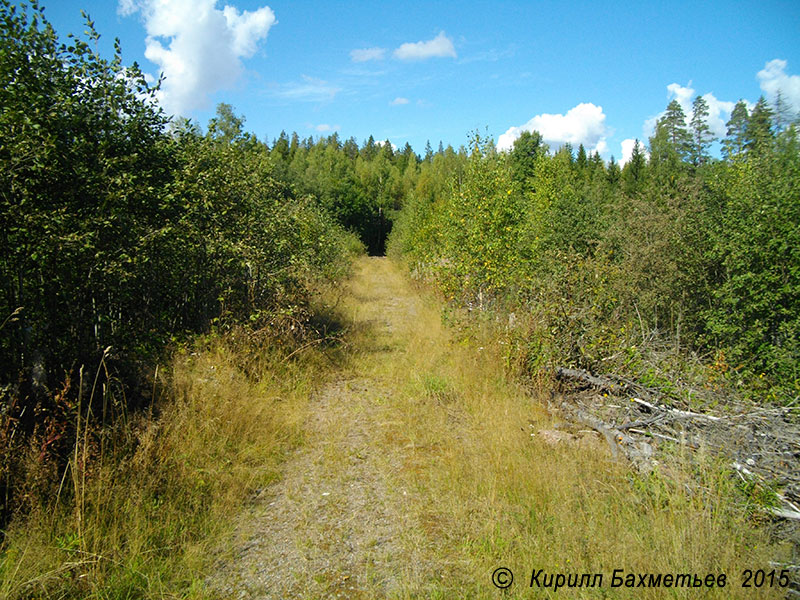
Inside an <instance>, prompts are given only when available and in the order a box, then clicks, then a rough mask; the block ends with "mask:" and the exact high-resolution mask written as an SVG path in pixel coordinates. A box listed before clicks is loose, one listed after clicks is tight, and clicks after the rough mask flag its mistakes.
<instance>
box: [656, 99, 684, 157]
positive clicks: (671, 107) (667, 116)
mask: <svg viewBox="0 0 800 600" xmlns="http://www.w3.org/2000/svg"><path fill="white" fill-rule="evenodd" d="M659 127H661V128H663V130H664V133H665V134H666V139H667V141H668V142H669V143H670V144H671V145H672V147H673V148H674V149H675V152H677V154H678V158H679V159H680V160H685V159H686V157H687V156H688V155H689V149H690V146H691V139H692V138H691V135H690V134H689V132H688V131H687V129H686V113H684V112H683V109H682V108H681V105H680V104H679V103H678V101H677V100H673V101H672V102H670V103H669V104H668V105H667V110H666V112H665V113H664V116H663V117H661V119H660V120H659V121H658V124H657V125H656V129H658V128H659Z"/></svg>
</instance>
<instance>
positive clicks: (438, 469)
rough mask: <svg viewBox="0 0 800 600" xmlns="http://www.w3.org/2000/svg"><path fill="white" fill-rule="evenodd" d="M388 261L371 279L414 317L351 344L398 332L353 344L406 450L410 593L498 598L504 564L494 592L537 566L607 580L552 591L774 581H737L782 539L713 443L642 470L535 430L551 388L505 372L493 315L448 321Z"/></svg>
mask: <svg viewBox="0 0 800 600" xmlns="http://www.w3.org/2000/svg"><path fill="white" fill-rule="evenodd" d="M389 273H390V275H389V276H388V277H385V278H384V279H383V280H382V282H381V284H382V286H383V287H384V288H385V290H386V292H385V294H386V296H387V298H390V300H387V302H388V303H389V305H390V306H391V305H392V304H399V305H403V304H408V305H409V306H410V309H409V315H410V316H411V318H407V319H405V320H402V319H394V320H393V321H392V334H391V336H389V335H388V334H387V333H385V332H384V333H380V332H379V333H377V334H376V333H372V334H370V333H369V331H368V330H365V331H364V332H363V333H362V335H363V336H364V339H363V340H362V341H361V342H357V343H356V344H355V345H356V346H357V347H362V348H368V347H373V348H385V342H386V340H387V339H388V338H389V337H391V339H393V340H395V341H396V346H395V351H393V352H392V354H391V356H390V357H388V358H387V357H385V356H384V357H383V358H381V357H380V355H378V356H377V358H378V360H376V355H374V354H373V353H370V352H365V353H363V355H362V356H361V357H360V360H361V367H360V368H361V369H362V370H366V371H369V372H371V373H372V376H373V377H375V378H376V379H378V380H380V381H382V382H383V383H384V385H385V388H386V389H392V390H395V391H394V393H393V395H392V400H391V402H387V403H386V404H385V410H386V415H384V416H383V418H382V423H383V424H387V425H386V426H384V427H382V428H381V434H382V439H381V442H380V443H382V444H383V446H384V447H385V452H386V453H387V454H389V453H392V452H397V453H401V454H402V455H403V457H404V463H403V464H404V468H403V469H402V470H400V472H398V473H397V474H396V482H395V485H396V486H397V487H398V489H404V490H408V496H407V498H408V501H407V505H406V506H405V507H404V509H405V510H406V511H407V516H408V518H409V519H410V520H411V522H413V523H415V525H416V526H415V527H414V528H409V533H408V534H407V536H406V539H405V540H404V542H403V543H404V551H405V552H407V554H408V556H409V557H413V560H414V564H416V565H417V570H418V571H419V573H418V577H417V578H416V579H414V578H412V577H409V578H408V579H407V580H406V582H407V587H406V590H405V592H404V597H414V598H417V597H432V598H433V597H437V598H483V597H487V598H488V597H492V598H494V597H497V594H498V590H496V589H495V588H494V587H493V586H492V584H491V579H490V577H491V573H492V571H493V570H494V569H495V568H497V567H500V566H505V567H508V568H511V569H512V570H513V572H514V573H515V574H516V581H517V583H515V584H514V586H513V587H512V588H511V589H510V590H508V594H509V595H508V596H504V597H520V598H522V597H531V594H532V592H531V590H530V589H528V587H527V585H528V583H529V581H530V577H531V572H532V570H533V569H534V568H535V569H537V570H538V569H543V570H544V571H545V572H546V573H565V574H573V573H604V574H605V575H604V579H605V581H604V587H603V589H602V590H599V589H598V590H586V589H584V590H564V591H562V593H567V594H568V595H569V596H570V597H616V596H615V594H617V595H619V597H630V598H633V597H635V598H663V597H674V598H683V597H686V598H696V597H718V598H736V597H747V598H753V597H781V590H777V589H772V590H769V589H761V590H753V589H752V588H751V589H742V588H741V587H740V581H741V574H742V571H743V569H745V568H750V569H758V568H764V569H769V561H770V560H774V559H775V557H776V556H779V555H780V554H781V549H780V548H779V547H777V546H775V545H773V544H772V543H771V542H770V541H769V539H768V536H767V534H766V533H765V532H764V531H763V530H760V529H759V528H758V524H757V523H755V522H754V521H752V519H751V517H750V515H749V514H748V511H747V510H746V508H745V507H744V506H742V504H741V503H740V500H741V498H740V497H739V496H737V491H736V489H735V485H734V480H733V479H732V478H731V477H730V473H727V472H726V471H725V469H724V468H723V467H722V466H721V465H720V464H718V463H716V462H715V461H714V460H713V459H712V458H710V457H709V458H708V459H707V460H701V461H700V464H701V465H702V466H701V467H692V466H691V464H690V461H688V460H681V457H680V456H678V457H677V459H676V461H675V465H674V466H672V467H670V468H669V469H667V468H663V469H659V470H656V471H654V472H653V473H652V474H650V475H639V474H636V473H634V472H632V471H631V470H630V469H629V468H628V466H627V465H625V464H622V463H620V462H618V461H616V460H614V459H613V458H612V457H611V455H610V451H609V449H608V447H607V444H606V442H605V440H602V439H601V438H599V436H596V435H595V434H593V433H592V432H584V433H579V435H578V437H579V438H580V439H579V440H576V441H574V442H563V443H558V444H555V445H551V444H549V443H547V442H546V441H545V440H544V439H543V436H540V435H538V432H539V431H540V430H541V429H548V428H552V427H553V426H554V424H555V423H556V422H558V417H557V416H556V415H553V414H550V413H548V412H547V411H546V410H545V409H544V406H545V405H546V396H544V395H542V396H540V397H536V396H535V395H534V396H532V395H531V393H530V391H529V390H528V389H524V388H523V387H522V386H521V385H520V384H519V383H517V382H515V381H514V380H513V379H512V378H509V377H507V376H506V375H505V373H504V369H503V362H504V361H503V357H504V355H505V348H504V347H503V344H502V343H501V342H503V341H504V338H503V336H502V335H498V327H497V325H495V324H492V323H484V324H483V325H480V324H477V325H474V326H471V327H465V328H461V329H457V328H451V327H448V326H446V325H443V322H442V321H443V319H442V311H441V304H440V303H439V302H438V301H437V300H435V299H433V298H431V297H430V296H429V295H426V296H428V297H427V301H425V302H421V301H420V300H419V299H415V298H413V297H411V296H410V294H411V293H412V292H410V291H409V288H408V284H407V283H406V282H405V281H403V279H402V277H401V276H400V274H399V273H398V272H397V271H396V269H390V270H389ZM354 285H355V294H356V295H357V296H358V295H363V294H365V293H367V292H366V291H365V290H364V289H363V288H364V287H365V286H366V285H367V282H366V281H360V282H359V281H356V283H355V284H354ZM372 306H373V308H363V307H362V308H361V311H362V313H363V314H362V317H361V318H362V319H364V320H365V321H369V320H370V319H379V318H386V316H387V311H386V306H385V304H384V305H382V304H381V303H380V302H373V303H372ZM389 318H391V317H389ZM385 338H386V339H385ZM397 340H402V341H401V342H397ZM545 391H547V390H545ZM561 425H562V426H564V427H568V425H567V424H564V423H561ZM573 431H575V429H574V428H573ZM614 569H624V570H625V572H626V573H631V572H634V573H654V574H658V573H685V572H690V573H698V574H702V575H705V574H706V573H726V574H727V575H728V580H729V584H728V586H727V587H726V588H725V589H722V590H708V589H707V588H704V589H702V590H695V589H676V590H666V589H663V588H662V589H641V588H639V589H636V590H627V589H625V588H622V589H621V590H611V589H610V583H611V575H612V572H613V570H614ZM409 570H410V571H411V570H412V568H411V566H409ZM537 592H538V593H540V594H545V593H546V591H545V590H537ZM550 592H552V589H551V590H550ZM536 597H539V596H536ZM543 597H545V596H543Z"/></svg>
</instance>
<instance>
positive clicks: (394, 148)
mask: <svg viewBox="0 0 800 600" xmlns="http://www.w3.org/2000/svg"><path fill="white" fill-rule="evenodd" d="M386 142H389V140H375V145H376V146H384V145H385V144H386ZM389 145H390V146H391V147H392V151H393V152H394V151H396V150H397V146H395V145H394V143H393V142H389Z"/></svg>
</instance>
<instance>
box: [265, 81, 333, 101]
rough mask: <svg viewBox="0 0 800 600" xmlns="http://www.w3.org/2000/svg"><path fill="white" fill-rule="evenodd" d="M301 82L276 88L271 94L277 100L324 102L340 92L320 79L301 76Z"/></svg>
mask: <svg viewBox="0 0 800 600" xmlns="http://www.w3.org/2000/svg"><path fill="white" fill-rule="evenodd" d="M302 79H303V81H302V82H292V83H286V84H283V85H279V86H276V87H275V88H274V89H273V91H272V93H273V94H274V95H275V96H278V97H279V98H283V99H285V100H291V101H293V102H326V101H330V100H333V98H334V97H335V96H336V94H338V93H339V92H340V91H341V88H338V87H336V86H334V85H331V84H330V83H328V82H327V81H324V80H322V79H316V78H314V77H309V76H308V75H303V76H302Z"/></svg>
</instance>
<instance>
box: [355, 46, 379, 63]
mask: <svg viewBox="0 0 800 600" xmlns="http://www.w3.org/2000/svg"><path fill="white" fill-rule="evenodd" d="M385 55H386V48H358V49H356V50H351V51H350V59H351V60H352V61H353V62H367V61H368V60H383V57H384V56H385Z"/></svg>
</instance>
